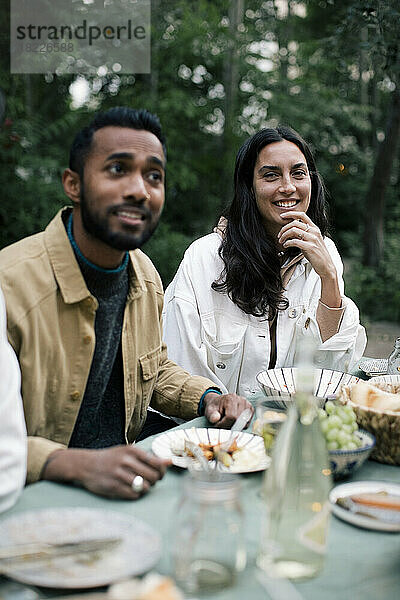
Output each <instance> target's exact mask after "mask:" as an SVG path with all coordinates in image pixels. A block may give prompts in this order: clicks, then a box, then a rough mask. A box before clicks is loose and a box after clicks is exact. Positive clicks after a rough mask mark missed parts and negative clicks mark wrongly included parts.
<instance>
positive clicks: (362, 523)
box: [329, 481, 400, 531]
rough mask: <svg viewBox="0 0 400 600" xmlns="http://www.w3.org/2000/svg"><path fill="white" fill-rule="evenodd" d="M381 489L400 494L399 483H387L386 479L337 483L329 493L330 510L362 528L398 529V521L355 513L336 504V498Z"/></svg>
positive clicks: (399, 525) (378, 529)
mask: <svg viewBox="0 0 400 600" xmlns="http://www.w3.org/2000/svg"><path fill="white" fill-rule="evenodd" d="M382 491H384V492H387V493H388V494H393V495H395V496H400V485H398V484H397V483H389V482H387V481H355V482H353V483H343V484H342V485H337V486H336V487H334V488H333V489H332V490H331V492H330V494H329V502H330V503H331V506H332V512H333V514H334V515H336V516H337V517H339V519H342V520H343V521H347V522H348V523H352V525H357V527H362V528H364V529H374V530H376V531H400V523H386V522H384V521H379V520H378V519H374V518H372V517H367V516H364V515H359V514H355V513H352V512H350V511H349V510H346V509H345V508H342V507H341V506H338V505H337V504H336V500H337V499H338V498H343V497H345V496H353V495H354V494H363V493H366V492H367V493H371V494H373V493H376V492H382Z"/></svg>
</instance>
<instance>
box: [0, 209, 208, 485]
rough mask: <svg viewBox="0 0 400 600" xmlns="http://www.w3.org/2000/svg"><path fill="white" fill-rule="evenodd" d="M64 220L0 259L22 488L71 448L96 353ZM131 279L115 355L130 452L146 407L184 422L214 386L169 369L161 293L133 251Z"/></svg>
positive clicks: (88, 305) (89, 310) (148, 265)
mask: <svg viewBox="0 0 400 600" xmlns="http://www.w3.org/2000/svg"><path fill="white" fill-rule="evenodd" d="M67 210H68V209H67ZM62 213H63V211H60V212H59V213H58V214H57V215H56V217H55V218H54V219H53V220H52V221H51V222H50V224H49V225H48V227H47V228H46V230H45V231H43V232H41V233H38V234H36V235H33V236H31V237H28V238H25V239H23V240H21V241H20V242H17V243H15V244H13V245H11V246H9V247H7V248H5V249H4V250H2V251H1V252H0V281H1V285H2V287H3V292H4V296H5V299H6V305H7V318H8V335H9V339H10V342H11V344H12V346H13V347H14V349H15V352H16V354H17V356H18V359H19V362H20V367H21V372H22V397H23V401H24V410H25V419H26V424H27V430H28V436H29V438H28V476H27V481H28V482H33V481H36V480H38V479H39V478H40V473H41V471H42V468H43V465H44V463H45V461H46V460H47V458H48V456H49V454H50V453H51V452H53V451H54V450H55V449H57V448H62V447H65V446H67V445H68V442H69V439H70V437H71V434H72V431H73V429H74V424H75V421H76V418H77V416H78V412H79V408H80V405H81V401H82V398H83V395H84V392H85V386H86V382H87V379H88V375H89V370H90V366H91V362H92V357H93V353H94V348H95V332H94V321H95V315H96V309H97V306H98V304H97V300H96V299H95V298H94V297H93V296H91V294H90V293H89V291H88V289H87V287H86V284H85V281H84V279H83V277H82V274H81V271H80V269H79V266H78V263H77V261H76V259H75V255H74V252H73V250H72V247H71V244H70V242H69V240H68V237H67V234H66V231H65V228H64V224H63V221H62V218H63V217H62ZM64 216H65V213H64ZM129 269H130V289H129V292H128V299H127V304H126V308H125V314H124V323H123V330H122V355H123V363H124V388H125V414H126V417H125V431H126V440H127V442H132V441H134V440H135V438H136V436H137V435H138V433H139V432H140V430H141V428H142V426H143V423H144V421H145V418H146V411H147V407H148V405H149V403H150V400H151V404H152V406H153V407H154V408H156V409H157V410H160V411H162V412H163V413H166V414H169V415H171V416H178V417H181V418H184V419H188V418H192V417H194V416H195V415H196V414H197V413H196V411H197V405H198V402H199V400H200V397H201V395H202V393H203V392H204V391H205V390H206V389H207V388H208V387H210V386H213V385H214V384H212V382H210V381H209V380H208V379H205V378H203V377H192V376H190V375H189V374H188V373H187V372H186V371H183V370H182V369H181V368H180V367H178V366H177V365H176V364H175V363H173V362H171V361H169V360H168V358H167V353H166V346H165V344H163V342H162V332H161V311H162V306H163V289H162V284H161V280H160V277H159V275H158V273H157V271H156V270H155V268H154V266H153V264H152V262H151V261H150V259H149V258H148V257H147V256H146V255H145V254H143V252H141V251H140V250H135V251H134V252H131V253H130V265H129Z"/></svg>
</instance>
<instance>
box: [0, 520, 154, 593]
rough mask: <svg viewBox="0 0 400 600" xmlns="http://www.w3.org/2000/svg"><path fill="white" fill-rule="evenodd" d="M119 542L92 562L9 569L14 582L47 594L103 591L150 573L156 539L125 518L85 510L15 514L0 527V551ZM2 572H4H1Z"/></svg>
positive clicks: (68, 559)
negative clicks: (33, 544)
mask: <svg viewBox="0 0 400 600" xmlns="http://www.w3.org/2000/svg"><path fill="white" fill-rule="evenodd" d="M92 538H96V539H101V538H121V543H120V544H118V546H115V547H114V548H111V549H110V550H108V551H104V552H101V553H98V554H97V555H95V558H94V557H93V556H92V557H91V558H90V557H86V559H85V558H84V557H83V555H80V556H76V557H74V556H63V557H58V558H50V559H47V560H46V561H42V562H40V563H39V562H36V563H32V562H31V563H30V565H29V564H26V565H24V566H18V567H15V566H14V567H11V566H10V567H9V568H8V570H7V571H6V574H7V575H8V576H9V577H11V578H12V579H15V580H17V581H21V582H22V583H27V584H31V585H39V586H44V587H52V588H68V589H76V588H89V587H97V586H103V585H108V584H110V583H113V582H114V581H119V580H120V579H124V578H127V577H130V576H132V575H139V574H141V573H144V572H146V571H148V570H149V569H151V568H152V567H153V566H154V565H155V563H156V562H157V561H158V559H159V557H160V554H161V538H160V536H159V535H158V533H156V532H155V531H154V529H152V528H151V527H150V526H149V525H147V524H146V523H143V522H142V521H139V520H138V519H135V518H133V517H131V516H129V515H124V514H120V513H115V512H112V511H108V510H107V511H106V510H95V509H93V510H92V509H90V508H50V509H46V510H37V511H30V512H25V513H19V514H17V515H14V516H12V517H10V518H8V519H5V520H4V521H2V522H1V523H0V547H2V546H9V545H12V544H26V543H29V542H50V543H51V542H55V541H57V542H60V543H61V542H77V541H84V540H86V539H92ZM2 572H4V569H3V567H2Z"/></svg>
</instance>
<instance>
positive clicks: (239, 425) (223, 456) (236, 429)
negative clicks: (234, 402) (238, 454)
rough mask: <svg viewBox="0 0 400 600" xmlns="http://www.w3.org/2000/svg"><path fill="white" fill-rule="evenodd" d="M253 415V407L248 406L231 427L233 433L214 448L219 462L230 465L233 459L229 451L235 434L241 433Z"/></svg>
mask: <svg viewBox="0 0 400 600" xmlns="http://www.w3.org/2000/svg"><path fill="white" fill-rule="evenodd" d="M251 415H252V410H251V408H246V409H245V410H244V411H243V412H241V413H240V415H239V416H238V418H237V419H236V421H235V422H234V424H233V425H232V427H231V430H230V431H231V434H230V436H229V438H228V439H227V440H226V441H225V442H222V443H221V444H219V446H218V448H217V449H215V450H214V455H215V457H216V459H217V462H222V463H223V464H224V465H225V466H226V467H229V466H230V465H231V464H232V462H233V460H232V457H231V456H230V454H229V453H228V450H229V448H230V447H231V446H232V443H233V441H234V440H235V439H236V437H235V434H236V433H240V432H241V431H242V429H244V428H245V427H246V425H247V423H248V421H249V420H250V418H251Z"/></svg>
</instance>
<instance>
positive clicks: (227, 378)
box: [203, 328, 246, 392]
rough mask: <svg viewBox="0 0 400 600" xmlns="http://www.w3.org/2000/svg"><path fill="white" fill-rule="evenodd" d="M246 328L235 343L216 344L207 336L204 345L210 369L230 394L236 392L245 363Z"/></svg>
mask: <svg viewBox="0 0 400 600" xmlns="http://www.w3.org/2000/svg"><path fill="white" fill-rule="evenodd" d="M245 332H246V328H244V330H242V332H241V333H240V335H239V337H236V339H235V340H234V341H229V342H216V341H211V340H210V339H209V338H207V336H206V337H205V338H204V340H203V341H204V345H205V347H206V351H207V364H208V367H209V368H210V369H211V371H213V373H215V375H216V376H217V377H218V379H219V380H220V381H221V382H222V383H223V384H224V385H225V387H226V388H227V389H228V391H229V392H236V389H237V383H238V380H239V376H240V369H241V364H242V361H243V349H244V337H245Z"/></svg>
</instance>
